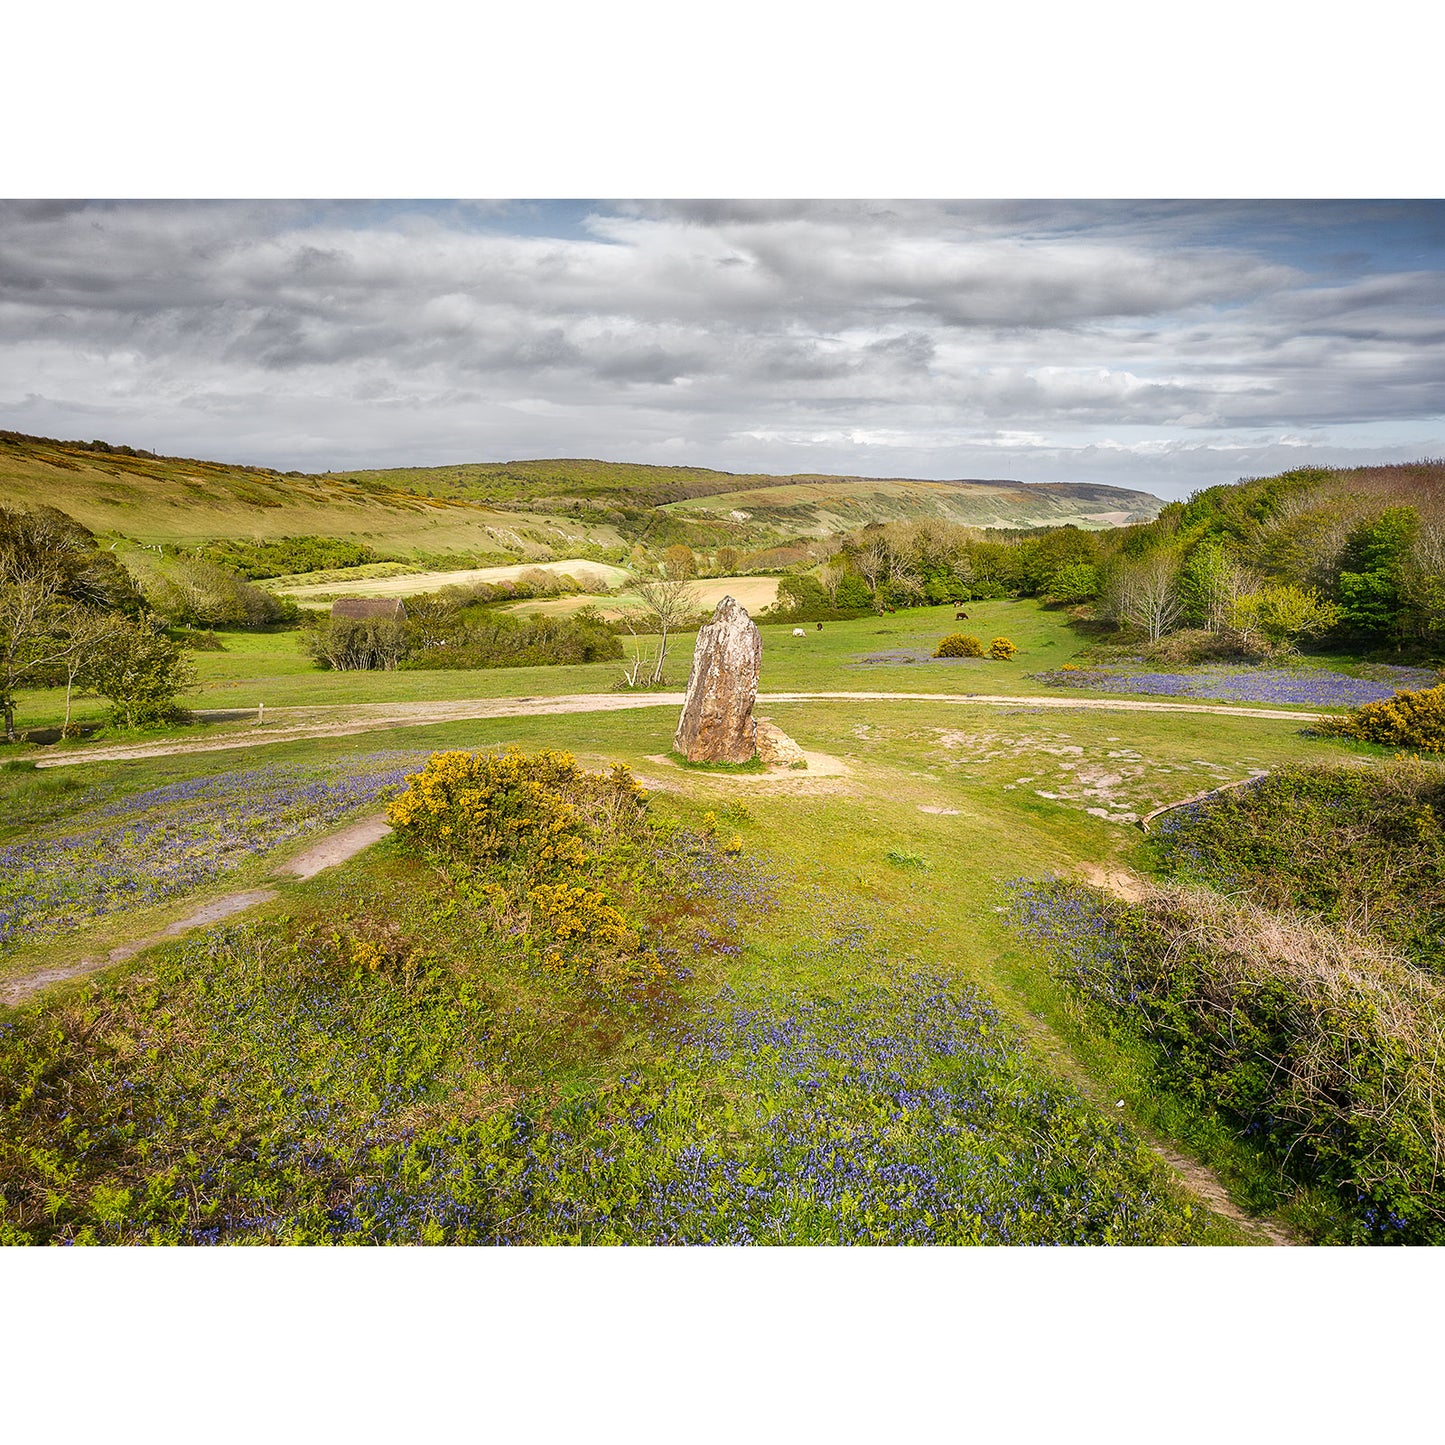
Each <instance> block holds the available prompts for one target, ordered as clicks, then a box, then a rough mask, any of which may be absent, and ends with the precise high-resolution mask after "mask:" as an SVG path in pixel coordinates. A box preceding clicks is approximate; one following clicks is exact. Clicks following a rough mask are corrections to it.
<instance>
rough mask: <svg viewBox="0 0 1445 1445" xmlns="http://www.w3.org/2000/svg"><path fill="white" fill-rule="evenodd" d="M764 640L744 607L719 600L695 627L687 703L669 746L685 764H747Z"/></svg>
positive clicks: (753, 748)
mask: <svg viewBox="0 0 1445 1445" xmlns="http://www.w3.org/2000/svg"><path fill="white" fill-rule="evenodd" d="M762 662H763V640H762V638H761V637H759V636H758V629H757V624H756V623H755V622H754V621H753V620H752V618H751V617H749V616H748V613H747V608H745V607H744V606H743V605H742V604H741V603H740V602H738V601H737V600H736V599H735V598H732V597H724V598H723V600H722V601H721V602H719V603H718V605H717V611H715V612H714V613H713V615H712V621H711V622H709V623H708V624H707V625H706V626H705V627H700V628H699V629H698V634H697V647H696V649H695V651H694V652H693V655H692V675H691V676H690V677H689V678H688V680H687V699H686V701H685V702H684V703H683V705H682V716H681V717H680V718H678V720H677V733H676V735H675V736H674V738H673V740H672V745H673V747H674V748H676V749H677V751H678V752H679V753H681V754H682V755H683V757H685V758H686V759H687V760H688V762H690V763H746V762H749V761H751V760H752V759H753V758H754V757H756V756H757V751H758V747H757V727H756V725H755V724H754V722H753V703H754V702H755V701H756V700H757V696H758V672H759V669H760V668H761V667H762Z"/></svg>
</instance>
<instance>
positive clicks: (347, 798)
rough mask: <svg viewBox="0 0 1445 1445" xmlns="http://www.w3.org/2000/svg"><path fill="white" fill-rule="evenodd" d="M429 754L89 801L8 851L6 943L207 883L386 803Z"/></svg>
mask: <svg viewBox="0 0 1445 1445" xmlns="http://www.w3.org/2000/svg"><path fill="white" fill-rule="evenodd" d="M425 757H426V754H425V753H420V752H407V751H389V752H379V753H370V754H367V755H365V756H363V757H358V758H354V759H347V760H345V761H344V762H339V763H336V764H334V765H330V766H326V767H316V766H302V765H298V764H280V763H277V764H271V765H268V766H264V767H258V768H246V769H243V770H239V771H236V772H230V773H213V774H209V775H207V776H203V777H197V778H188V779H186V780H184V781H183V782H179V783H168V784H166V785H165V786H163V787H159V788H150V789H147V790H146V791H145V792H142V793H132V794H131V795H129V796H128V797H123V798H119V799H116V800H114V801H110V802H104V803H98V804H97V805H96V806H93V807H91V808H89V809H87V808H85V807H84V806H82V807H80V808H79V809H78V810H77V811H76V812H74V813H72V815H71V818H70V826H69V829H68V830H67V831H66V832H65V833H64V834H62V835H59V836H56V837H51V838H46V839H41V840H34V841H30V840H27V841H26V842H23V843H13V844H10V845H9V846H7V847H3V848H0V946H4V945H5V944H8V943H14V942H17V941H18V940H20V939H22V938H27V937H37V936H41V935H45V934H52V933H57V932H62V931H65V930H68V929H73V928H75V927H78V926H79V925H80V924H81V923H82V922H83V921H84V920H86V919H90V918H99V917H103V916H105V915H107V914H112V913H117V912H120V911H122V910H124V909H127V908H136V907H143V906H145V905H146V904H150V903H157V902H160V901H162V900H163V899H167V898H173V897H175V896H177V895H179V894H182V893H187V892H189V891H191V890H193V889H195V888H199V887H201V886H203V885H204V884H206V883H209V882H211V881H212V880H213V879H215V878H217V877H219V876H221V875H222V874H224V873H225V872H226V871H227V870H228V869H231V868H233V867H235V866H236V864H237V863H239V862H241V861H242V860H243V859H244V858H247V857H250V856H252V855H253V854H257V853H265V852H269V851H270V850H271V849H272V848H276V847H279V846H280V845H282V844H284V843H288V842H291V841H293V840H296V839H300V838H304V837H306V836H308V835H309V834H312V833H316V832H319V831H321V830H322V829H324V828H327V827H329V826H331V825H332V824H334V823H337V822H339V821H340V820H341V819H343V818H345V817H346V816H347V815H349V814H351V813H354V812H355V811H356V810H357V809H358V808H361V807H364V806H365V805H366V804H368V803H374V802H376V801H377V800H378V798H380V797H381V795H382V794H383V793H384V792H385V791H386V790H388V789H390V788H393V787H397V786H399V785H400V783H401V782H402V780H403V778H404V777H405V776H406V774H407V773H408V772H410V771H413V770H414V769H416V768H417V767H419V766H420V764H421V763H422V762H423V761H424V760H425Z"/></svg>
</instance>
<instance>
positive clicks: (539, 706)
mask: <svg viewBox="0 0 1445 1445" xmlns="http://www.w3.org/2000/svg"><path fill="white" fill-rule="evenodd" d="M758 701H759V702H760V703H775V702H855V703H862V702H942V703H952V704H954V705H956V706H959V707H973V706H977V705H979V704H982V705H984V706H987V707H1022V708H1063V709H1069V708H1087V709H1093V710H1096V711H1103V712H1181V713H1211V714H1213V715H1215V716H1218V717H1261V718H1274V719H1280V720H1287V721H1293V722H1298V723H1299V724H1301V726H1304V725H1307V724H1309V723H1316V722H1319V721H1321V720H1322V719H1323V718H1324V717H1325V716H1327V714H1324V713H1312V712H1286V711H1284V710H1282V709H1279V708H1260V707H1229V706H1226V705H1223V704H1211V703H1192V702H1136V701H1133V700H1129V699H1116V698H1092V697H1068V698H1064V697H1058V696H1056V695H1049V696H1044V697H1040V696H1037V695H1033V694H1020V695H1019V696H1016V697H1010V696H1005V695H992V694H983V693H962V694H960V693H952V692H769V693H759V694H758ZM682 702H683V694H682V693H680V692H643V693H631V692H595V693H569V694H563V695H562V696H560V697H484V698H466V699H461V700H458V701H455V702H368V703H353V704H350V705H349V706H344V707H278V708H271V709H269V710H268V711H267V722H266V724H265V725H264V726H258V725H255V724H252V725H251V726H249V727H246V726H240V727H235V728H232V729H230V730H229V731H226V732H222V733H218V734H217V735H216V736H215V737H214V738H206V737H201V738H176V739H172V740H171V741H169V742H166V741H164V740H161V739H158V740H157V741H155V742H153V743H117V744H115V745H113V746H101V747H94V748H87V747H84V746H82V747H78V748H66V749H64V750H63V751H58V752H51V753H47V755H46V756H44V757H39V758H36V759H35V766H36V767H38V768H63V767H67V766H69V765H71V764H73V763H113V762H123V761H125V760H127V759H129V758H164V757H170V756H171V755H172V754H174V753H212V752H224V751H225V750H226V749H228V748H256V747H262V746H264V745H265V744H267V743H289V742H300V741H302V740H304V739H306V738H343V737H351V736H352V735H354V734H356V733H366V732H374V731H376V730H377V729H380V728H395V727H423V726H425V725H427V724H428V723H446V722H470V721H472V720H475V719H485V718H503V717H544V716H547V715H549V714H552V713H582V712H628V711H631V710H632V709H634V708H648V707H672V708H679V707H681V706H682ZM197 716H199V717H200V718H202V719H203V720H206V719H209V720H210V721H212V722H213V723H214V724H215V725H216V726H217V727H221V726H223V725H224V724H225V723H227V722H232V721H234V720H235V719H236V718H237V712H236V710H235V709H234V708H225V709H213V710H207V709H199V710H198V712H197ZM246 716H249V714H246Z"/></svg>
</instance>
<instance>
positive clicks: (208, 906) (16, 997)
mask: <svg viewBox="0 0 1445 1445" xmlns="http://www.w3.org/2000/svg"><path fill="white" fill-rule="evenodd" d="M390 832H391V828H390V827H389V826H388V824H387V821H386V819H385V817H383V816H382V815H380V814H377V815H376V816H374V817H371V818H363V819H361V821H360V822H357V823H353V824H351V826H350V827H349V828H343V829H342V830H341V832H339V833H333V834H332V835H331V836H330V837H329V838H322V839H320V840H319V841H317V842H315V843H313V844H312V845H311V846H310V847H309V848H307V849H306V850H305V851H304V852H302V853H298V854H297V855H296V856H295V857H294V858H289V859H287V861H286V862H285V863H282V864H281V865H280V866H279V867H278V868H277V869H276V872H275V875H274V876H276V877H278V878H280V877H287V878H314V877H315V876H316V875H317V874H318V873H320V872H321V871H322V870H323V869H325V868H335V867H336V866H337V865H338V864H341V863H345V862H346V861H347V859H348V858H354V857H355V856H356V855H357V854H358V853H360V852H361V851H362V849H364V848H369V847H371V845H372V844H373V843H375V842H376V841H377V839H379V838H383V837H385V836H386V834H388V833H390ZM275 897H276V890H275V889H274V888H247V889H245V890H244V891H242V892H238V893H223V894H222V895H221V896H220V897H219V898H212V899H210V900H209V901H207V902H205V903H201V904H198V905H197V906H196V907H195V908H193V909H191V911H190V912H189V913H187V914H185V915H183V916H182V917H180V918H177V919H176V920H175V922H173V923H168V924H167V925H166V926H165V927H164V928H163V929H161V931H160V932H159V933H153V934H151V936H150V937H149V938H138V939H134V940H132V941H131V942H130V943H122V944H121V945H120V946H119V947H118V948H112V949H111V950H110V952H109V953H103V954H97V955H95V956H94V957H90V958H82V959H81V960H80V961H79V962H78V963H70V964H66V965H65V966H64V967H62V968H45V969H41V970H40V971H39V972H38V973H32V974H29V975H28V976H27V977H25V978H16V979H10V980H8V981H6V982H5V983H3V984H0V1007H6V1008H14V1007H15V1005H16V1004H19V1003H24V1001H25V1000H26V999H28V998H31V997H33V996H34V995H35V994H37V993H39V992H40V991H41V990H42V989H44V988H49V987H50V985H51V984H55V983H64V982H65V981H66V980H67V979H72V978H81V977H83V976H84V975H85V974H88V973H98V972H99V971H100V970H101V969H103V968H109V967H110V966H111V964H113V963H123V962H124V961H125V960H126V959H128V958H134V957H135V955H136V954H138V953H140V952H141V951H142V950H143V949H147V948H150V947H151V946H152V945H153V944H157V943H164V942H165V941H166V940H167V939H168V938H179V937H180V935H181V934H183V933H189V932H190V931H191V929H193V928H207V927H209V926H210V925H211V924H213V923H220V922H221V920H222V919H225V918H232V917H234V916H235V915H236V914H238V913H244V912H246V910H247V909H249V908H256V907H258V906H259V905H260V904H262V903H270V902H271V900H272V899H273V898H275Z"/></svg>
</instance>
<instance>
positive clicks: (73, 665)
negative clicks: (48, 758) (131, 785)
mask: <svg viewBox="0 0 1445 1445" xmlns="http://www.w3.org/2000/svg"><path fill="white" fill-rule="evenodd" d="M191 680H192V679H191V671H190V668H189V667H188V665H187V664H186V662H185V659H184V656H183V653H182V649H181V648H180V647H179V646H178V645H177V644H176V643H174V642H172V641H171V640H170V639H169V638H168V637H167V636H166V634H165V629H164V623H163V621H162V619H161V618H160V617H159V616H157V615H156V613H155V612H154V611H153V610H152V609H151V607H150V606H149V605H148V604H147V602H146V599H145V597H144V596H143V595H142V594H141V592H140V590H139V589H138V588H137V587H136V584H135V582H134V581H133V580H132V578H131V576H130V574H129V573H128V572H127V571H126V569H125V568H124V567H123V566H121V564H120V563H119V562H118V561H116V559H115V557H114V556H113V555H112V554H111V553H110V552H109V551H107V550H105V549H102V548H101V547H100V546H99V544H98V543H97V541H96V538H95V536H94V534H93V533H91V532H90V531H89V530H88V529H87V528H85V527H83V526H81V525H80V523H79V522H76V521H74V520H73V519H72V518H70V517H68V516H66V515H65V513H64V512H61V511H58V510H57V509H56V508H54V507H37V508H34V509H33V510H23V509H18V508H11V507H3V506H0V719H3V722H4V728H5V737H6V740H7V741H10V742H14V741H15V740H16V737H17V734H16V730H15V712H16V709H17V707H18V706H19V703H20V693H21V691H22V690H23V689H27V688H59V687H63V688H64V689H65V723H64V731H65V732H66V733H67V734H68V733H70V731H71V720H70V719H71V702H72V699H73V698H74V696H75V695H76V693H77V692H79V691H83V690H89V691H92V692H95V693H97V694H99V695H100V696H102V697H104V698H105V699H106V700H107V701H108V702H109V703H110V705H111V717H112V719H113V721H115V722H117V723H119V724H120V725H122V726H125V727H141V726H145V725H148V724H151V723H155V722H161V721H164V720H166V719H169V718H172V717H174V716H175V715H176V713H177V711H178V709H177V706H176V698H177V696H178V695H179V694H180V693H181V692H182V691H183V690H184V689H185V688H186V687H187V686H189V685H190V683H191Z"/></svg>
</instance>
